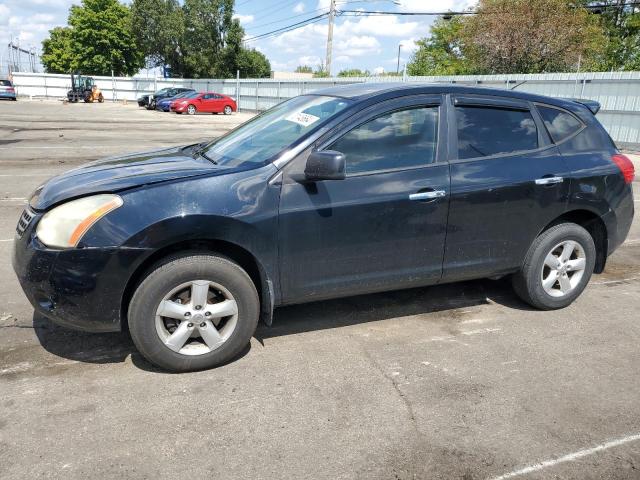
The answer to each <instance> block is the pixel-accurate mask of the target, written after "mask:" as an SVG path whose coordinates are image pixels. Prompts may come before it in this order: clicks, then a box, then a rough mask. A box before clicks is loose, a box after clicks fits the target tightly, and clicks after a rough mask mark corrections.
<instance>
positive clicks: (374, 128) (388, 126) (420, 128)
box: [329, 107, 438, 174]
mask: <svg viewBox="0 0 640 480" xmlns="http://www.w3.org/2000/svg"><path fill="white" fill-rule="evenodd" d="M437 135H438V107H418V108H416V107H412V108H409V109H405V110H398V111H395V112H392V113H387V114H385V115H381V116H379V117H376V118H374V119H372V120H369V121H368V122H366V123H364V124H362V125H360V126H359V127H356V128H354V129H353V130H351V131H350V132H349V133H347V134H346V135H344V136H343V137H341V138H340V139H339V140H337V141H336V142H334V143H333V145H331V146H330V147H329V150H337V151H339V152H342V153H344V154H345V157H346V162H347V174H358V173H366V172H375V171H379V170H390V169H401V168H412V167H418V166H423V165H426V164H429V163H433V162H434V161H435V158H436V144H437Z"/></svg>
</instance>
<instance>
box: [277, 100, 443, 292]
mask: <svg viewBox="0 0 640 480" xmlns="http://www.w3.org/2000/svg"><path fill="white" fill-rule="evenodd" d="M440 103H441V102H440V96H417V97H409V98H405V99H403V100H395V101H390V102H386V103H383V104H379V105H376V106H374V107H371V108H369V109H367V110H365V111H364V112H360V113H358V114H356V115H354V117H352V118H351V119H349V120H347V122H345V123H343V124H342V125H341V126H339V127H337V128H336V129H334V131H333V132H331V133H329V134H328V135H327V136H325V137H324V138H323V139H322V140H321V141H320V142H319V143H318V144H317V147H318V149H319V150H325V149H326V150H337V151H339V152H342V153H343V154H344V155H345V156H346V164H347V177H346V179H344V180H325V181H318V182H314V183H299V182H297V181H295V180H293V179H292V178H291V177H290V176H289V175H291V174H292V173H299V172H300V171H302V170H304V165H305V161H306V156H307V155H308V153H309V152H306V153H307V155H304V154H303V155H301V156H300V157H299V158H297V159H295V160H294V161H293V162H292V163H291V164H290V165H289V167H290V168H287V169H286V171H285V174H284V177H283V185H282V193H281V201H280V227H279V228H280V240H279V248H280V272H281V277H280V282H281V290H282V296H283V299H282V300H283V303H295V302H301V301H307V300H312V299H322V298H331V297H339V296H347V295H354V294H358V293H365V292H372V291H376V290H386V289H392V288H403V287H409V286H415V285H425V284H429V283H436V282H437V281H438V280H439V279H440V276H441V273H442V257H443V251H444V240H445V232H446V221H447V211H448V203H449V202H448V193H449V166H448V164H447V163H443V157H444V155H443V151H442V148H440V147H441V146H442V144H443V143H444V142H442V139H443V138H445V139H446V126H444V125H442V122H441V121H440V109H441V107H440ZM356 118H357V120H356Z"/></svg>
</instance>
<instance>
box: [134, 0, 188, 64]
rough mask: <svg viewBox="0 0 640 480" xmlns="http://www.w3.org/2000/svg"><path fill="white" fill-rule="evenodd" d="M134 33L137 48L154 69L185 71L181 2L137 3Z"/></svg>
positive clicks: (150, 0)
mask: <svg viewBox="0 0 640 480" xmlns="http://www.w3.org/2000/svg"><path fill="white" fill-rule="evenodd" d="M131 16H132V30H133V34H134V36H135V39H136V44H137V46H138V48H139V49H140V51H141V52H143V54H144V56H145V57H146V59H147V63H148V65H150V66H152V67H159V66H162V67H164V66H165V65H169V66H170V67H171V70H172V72H173V73H174V74H176V75H181V74H182V70H183V65H182V55H181V51H182V48H183V42H184V30H185V23H184V16H183V12H182V8H181V6H180V4H179V3H178V1H177V0H133V2H132V4H131Z"/></svg>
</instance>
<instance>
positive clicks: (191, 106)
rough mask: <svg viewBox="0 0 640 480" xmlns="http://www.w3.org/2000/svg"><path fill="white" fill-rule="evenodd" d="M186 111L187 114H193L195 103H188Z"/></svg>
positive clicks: (194, 112)
mask: <svg viewBox="0 0 640 480" xmlns="http://www.w3.org/2000/svg"><path fill="white" fill-rule="evenodd" d="M187 113H188V114H189V115H195V114H196V106H195V105H189V106H188V107H187Z"/></svg>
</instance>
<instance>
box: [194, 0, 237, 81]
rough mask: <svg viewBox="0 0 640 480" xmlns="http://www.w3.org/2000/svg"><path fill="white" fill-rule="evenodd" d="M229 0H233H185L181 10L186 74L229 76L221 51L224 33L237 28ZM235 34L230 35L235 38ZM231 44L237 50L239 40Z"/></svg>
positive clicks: (212, 76) (223, 45) (211, 76)
mask: <svg viewBox="0 0 640 480" xmlns="http://www.w3.org/2000/svg"><path fill="white" fill-rule="evenodd" d="M233 3H234V2H233V0H185V2H184V6H183V11H184V20H185V25H186V26H187V28H186V30H185V47H184V51H183V54H184V64H185V72H184V73H185V75H186V76H189V77H193V78H215V77H228V76H230V72H229V70H230V69H229V68H225V66H224V63H226V62H224V61H223V51H224V49H225V45H226V42H225V39H226V36H227V33H228V32H229V30H230V29H231V28H232V27H233V28H236V30H237V27H235V26H234V21H233ZM236 24H237V22H236ZM236 37H237V35H234V36H233V38H232V40H237V38H236ZM231 48H232V49H235V50H237V51H239V48H240V44H239V42H238V45H237V46H236V45H233V46H231ZM226 53H228V52H226ZM226 60H228V56H227V58H226Z"/></svg>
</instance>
